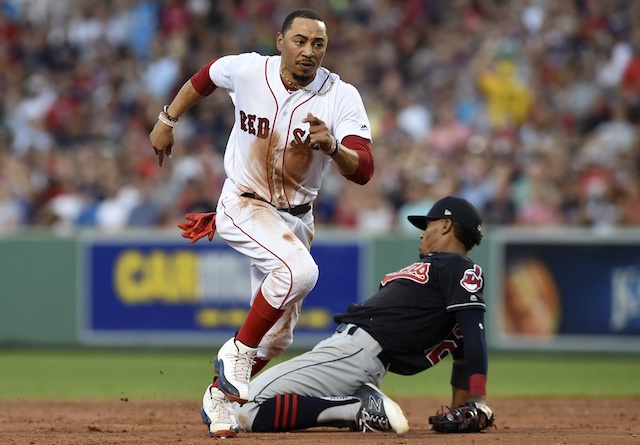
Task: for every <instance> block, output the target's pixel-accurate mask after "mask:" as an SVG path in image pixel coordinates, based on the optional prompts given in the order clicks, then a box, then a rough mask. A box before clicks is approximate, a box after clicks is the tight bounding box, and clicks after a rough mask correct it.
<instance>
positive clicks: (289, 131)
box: [282, 96, 314, 207]
mask: <svg viewBox="0 0 640 445" xmlns="http://www.w3.org/2000/svg"><path fill="white" fill-rule="evenodd" d="M313 98H314V96H311V97H310V98H309V99H307V100H305V101H304V102H302V103H300V104H298V105H297V106H296V107H295V108H294V109H293V110H291V115H290V116H289V128H287V140H286V141H285V144H284V149H283V151H282V173H283V176H284V171H285V170H284V160H285V157H286V154H287V148H288V147H289V136H290V135H291V127H292V126H293V115H294V114H296V110H297V109H298V108H300V107H301V106H303V105H304V104H306V103H307V102H309V101H310V100H311V99H313ZM284 196H285V198H287V204H289V207H291V203H290V202H289V197H288V196H287V190H286V189H285V190H284Z"/></svg>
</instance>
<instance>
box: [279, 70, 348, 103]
mask: <svg viewBox="0 0 640 445" xmlns="http://www.w3.org/2000/svg"><path fill="white" fill-rule="evenodd" d="M320 69H321V70H323V71H324V72H325V73H326V74H327V76H328V77H329V82H331V84H330V85H329V88H327V89H326V90H324V91H316V90H312V89H311V88H307V87H305V86H303V85H298V84H297V83H293V80H290V79H289V78H288V77H287V76H286V75H285V74H284V71H283V70H282V68H280V77H282V79H283V80H284V81H285V82H287V85H290V86H292V87H294V88H295V89H297V90H300V91H304V92H306V93H309V94H317V95H318V96H320V97H322V96H326V95H327V94H328V93H329V91H331V88H333V84H334V83H335V82H336V81H335V80H334V78H333V77H332V76H331V73H330V72H329V70H328V69H326V68H324V67H320Z"/></svg>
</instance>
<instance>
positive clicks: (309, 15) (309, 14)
mask: <svg viewBox="0 0 640 445" xmlns="http://www.w3.org/2000/svg"><path fill="white" fill-rule="evenodd" d="M297 18H301V19H311V20H317V21H319V22H322V23H324V24H325V26H326V24H327V22H325V21H324V19H323V18H322V16H321V15H320V14H318V13H317V12H315V11H314V10H313V9H306V8H301V9H296V10H295V11H293V12H292V13H291V14H289V15H288V16H287V17H286V18H285V19H284V22H282V30H281V31H280V32H281V33H282V35H285V34H286V33H287V31H289V29H291V25H292V24H293V20H294V19H297Z"/></svg>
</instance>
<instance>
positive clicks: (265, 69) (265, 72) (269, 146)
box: [264, 57, 284, 202]
mask: <svg viewBox="0 0 640 445" xmlns="http://www.w3.org/2000/svg"><path fill="white" fill-rule="evenodd" d="M270 59H271V57H269V58H267V60H265V61H264V79H265V81H266V82H267V86H268V87H269V91H270V92H271V96H273V101H274V102H275V104H276V112H275V113H274V115H273V129H272V130H271V133H270V134H269V143H268V145H267V148H268V149H270V148H271V141H272V139H273V131H274V129H275V128H276V121H277V120H278V110H279V109H280V105H279V104H278V98H277V97H276V94H275V93H274V92H273V88H271V84H270V83H269V76H268V65H269V60H270ZM283 159H284V156H283ZM265 164H266V165H265V166H264V167H265V171H267V186H268V187H269V202H271V200H272V198H273V192H274V190H272V189H271V179H270V176H271V175H270V174H269V173H268V171H269V157H268V156H267V158H266V161H265Z"/></svg>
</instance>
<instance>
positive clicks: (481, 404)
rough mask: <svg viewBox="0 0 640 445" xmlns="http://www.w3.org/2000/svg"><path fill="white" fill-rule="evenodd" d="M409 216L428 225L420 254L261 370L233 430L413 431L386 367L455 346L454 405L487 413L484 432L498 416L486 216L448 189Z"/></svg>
mask: <svg viewBox="0 0 640 445" xmlns="http://www.w3.org/2000/svg"><path fill="white" fill-rule="evenodd" d="M409 221H411V223H412V224H413V225H415V226H416V227H418V228H420V229H422V230H423V232H422V234H421V235H420V244H419V251H420V260H419V261H417V262H415V263H413V264H410V265H408V266H407V267H404V268H402V269H400V270H398V271H396V272H392V273H389V274H387V275H386V276H385V277H384V278H383V279H382V282H381V283H380V288H379V290H378V292H377V293H376V294H375V295H373V296H372V297H371V298H369V299H368V300H366V301H365V302H363V303H361V304H351V305H350V306H349V307H348V309H347V312H346V313H342V314H338V315H336V316H335V318H334V319H335V321H336V322H337V323H338V327H337V329H336V332H335V333H334V334H333V335H332V336H331V337H329V338H327V339H325V340H323V341H322V342H320V343H318V344H317V345H316V346H315V347H314V348H313V349H312V350H311V351H309V352H306V353H304V354H301V355H299V356H297V357H294V358H292V359H290V360H288V361H286V362H283V363H280V364H278V365H276V366H274V367H272V368H269V369H267V370H265V371H264V372H263V373H262V374H260V375H258V376H256V378H255V379H254V380H253V381H252V383H251V390H250V393H249V402H248V403H245V404H244V405H242V406H240V405H236V407H235V415H236V421H237V422H238V425H234V426H233V428H241V429H243V430H245V431H289V430H297V429H302V428H310V427H319V426H325V427H326V426H335V427H349V428H351V429H352V430H362V431H395V432H396V433H404V432H406V431H408V429H409V425H408V422H407V420H406V418H405V416H404V414H403V412H402V409H401V408H400V407H399V406H398V404H397V403H395V402H394V401H393V400H391V399H390V398H389V397H388V396H386V395H385V394H383V393H382V392H381V391H380V390H379V389H378V387H379V386H380V384H381V382H382V379H383V377H384V375H385V374H386V373H387V372H394V373H397V374H402V375H411V374H416V373H418V372H421V371H424V370H426V369H429V368H431V367H432V366H434V365H436V364H438V363H439V362H440V361H441V360H442V359H443V358H444V357H445V356H446V355H447V354H452V355H453V368H452V372H451V385H452V387H453V398H452V401H451V404H452V405H451V406H452V407H457V406H461V405H465V404H467V405H468V406H472V408H473V410H475V411H474V412H475V413H476V415H478V414H480V416H482V415H484V416H486V418H485V419H484V423H482V424H481V425H480V426H479V427H478V425H476V429H477V430H480V429H484V428H486V427H487V426H489V425H490V424H491V422H492V421H493V418H494V417H493V414H492V413H491V410H490V409H489V408H488V406H487V405H486V400H485V397H486V382H487V366H488V363H487V362H488V360H487V346H486V341H485V328H484V312H485V302H484V298H483V293H482V290H483V276H482V269H481V267H480V266H478V265H477V264H475V263H474V262H473V261H472V260H471V259H469V258H468V257H467V252H468V251H469V250H471V249H472V248H473V247H474V246H475V245H478V244H479V243H480V241H481V239H482V234H481V225H482V223H481V219H480V216H479V214H478V212H477V210H476V209H475V208H474V206H473V205H472V204H470V203H469V202H468V201H466V200H464V199H462V198H459V197H454V196H448V197H445V198H443V199H441V200H439V201H437V202H436V203H435V204H434V205H433V207H432V208H431V209H430V210H429V212H428V213H427V215H426V216H409ZM469 404H471V405H469ZM488 419H490V420H491V422H488ZM461 422H463V424H462V426H461V428H468V425H467V424H464V422H466V420H461ZM467 431H469V432H470V431H473V430H472V429H468V430H467Z"/></svg>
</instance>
